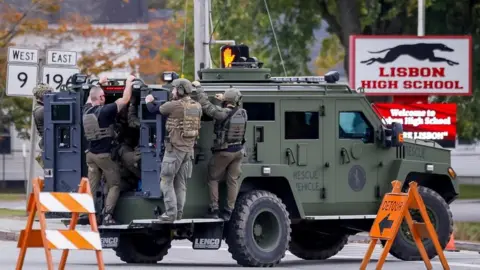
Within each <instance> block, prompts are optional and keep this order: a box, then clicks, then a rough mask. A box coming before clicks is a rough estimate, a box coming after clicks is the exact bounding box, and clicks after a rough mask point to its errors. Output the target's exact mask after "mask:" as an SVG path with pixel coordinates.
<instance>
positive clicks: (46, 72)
mask: <svg viewBox="0 0 480 270" xmlns="http://www.w3.org/2000/svg"><path fill="white" fill-rule="evenodd" d="M78 72H79V70H78V69H77V68H59V67H48V66H45V67H44V68H43V82H44V83H46V84H49V85H51V86H52V87H53V88H55V90H59V89H60V86H62V85H64V84H66V83H67V80H68V78H69V77H70V76H72V75H73V74H75V73H78Z"/></svg>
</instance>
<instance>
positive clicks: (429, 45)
mask: <svg viewBox="0 0 480 270" xmlns="http://www.w3.org/2000/svg"><path fill="white" fill-rule="evenodd" d="M350 49H351V52H350V55H351V59H352V60H353V61H350V72H349V75H350V85H351V87H354V88H358V87H363V88H364V90H365V94H367V95H412V94H413V95H418V94H423V95H441V96H446V95H471V93H472V38H471V37H470V36H441V37H439V36H425V37H417V36H374V35H372V36H352V37H351V38H350Z"/></svg>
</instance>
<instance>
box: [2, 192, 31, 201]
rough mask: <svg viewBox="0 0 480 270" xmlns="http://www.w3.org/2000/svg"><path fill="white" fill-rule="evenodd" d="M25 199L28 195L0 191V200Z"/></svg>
mask: <svg viewBox="0 0 480 270" xmlns="http://www.w3.org/2000/svg"><path fill="white" fill-rule="evenodd" d="M25 199H26V195H25V194H21V193H0V201H21V200H25Z"/></svg>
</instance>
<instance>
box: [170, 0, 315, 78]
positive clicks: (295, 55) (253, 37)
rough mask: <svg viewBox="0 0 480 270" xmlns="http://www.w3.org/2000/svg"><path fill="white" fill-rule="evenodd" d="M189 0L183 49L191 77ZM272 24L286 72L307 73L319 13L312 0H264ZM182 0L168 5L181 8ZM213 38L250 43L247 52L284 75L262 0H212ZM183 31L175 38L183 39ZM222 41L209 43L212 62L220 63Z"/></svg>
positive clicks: (191, 26) (275, 71) (177, 8)
mask: <svg viewBox="0 0 480 270" xmlns="http://www.w3.org/2000/svg"><path fill="white" fill-rule="evenodd" d="M187 2H188V9H187V10H188V14H187V17H188V22H187V42H186V49H185V56H186V58H185V72H184V73H185V76H186V78H189V79H193V72H194V55H193V54H194V52H193V37H194V36H193V3H191V1H187ZM267 4H268V10H269V12H270V15H271V19H272V24H273V27H274V29H275V34H276V37H277V41H278V46H279V47H280V53H281V55H282V58H283V61H284V64H285V69H286V71H287V75H288V76H292V75H304V74H310V71H309V69H308V66H307V64H308V62H309V61H310V51H309V49H308V48H309V47H310V46H311V45H312V43H313V42H314V36H313V30H314V29H316V28H318V26H319V24H320V20H321V17H320V16H319V15H318V12H316V10H315V9H314V7H315V3H314V2H312V1H293V0H279V1H272V0H269V1H267ZM184 5H185V2H184V1H173V0H170V1H169V7H170V8H172V9H174V10H176V11H178V12H182V11H183V10H184V8H185V6H184ZM212 13H213V16H212V23H213V29H210V30H211V31H212V32H213V34H212V38H213V39H217V40H219V39H221V40H227V39H228V40H232V39H233V40H235V41H236V43H237V44H240V43H243V44H246V45H248V46H249V47H250V55H251V56H255V57H257V58H258V59H259V60H260V61H262V62H264V63H265V64H264V66H265V67H269V68H271V69H272V73H273V74H274V75H276V76H279V75H285V74H284V71H283V67H282V64H281V60H280V55H279V51H278V49H277V45H276V42H275V38H274V34H273V31H272V27H271V25H270V20H269V17H268V13H267V9H266V7H265V3H264V1H263V0H255V1H247V0H235V1H233V0H227V1H221V0H212ZM183 34H184V33H183V31H182V33H179V36H178V41H179V42H183ZM220 47H221V45H211V46H210V52H211V57H212V64H213V66H214V67H218V66H219V64H220V63H219V61H220V54H219V52H220Z"/></svg>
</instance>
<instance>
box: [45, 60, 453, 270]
mask: <svg viewBox="0 0 480 270" xmlns="http://www.w3.org/2000/svg"><path fill="white" fill-rule="evenodd" d="M245 59H247V61H246V62H243V63H237V64H233V65H232V67H231V68H221V69H203V70H200V71H199V76H200V78H201V80H200V83H201V85H202V86H203V88H204V89H205V92H206V93H208V95H209V97H210V98H211V100H212V102H214V101H213V100H214V95H215V94H217V93H223V92H224V91H225V90H226V89H228V88H230V87H235V88H237V89H239V90H240V91H241V93H242V95H243V98H242V101H241V106H243V108H245V109H246V110H247V112H248V127H247V137H246V144H245V147H246V151H247V153H248V155H247V156H246V157H245V159H244V164H243V167H242V176H241V178H240V179H239V185H238V186H239V192H238V199H237V203H236V206H235V209H234V212H233V215H232V217H231V219H230V220H229V221H228V222H224V221H223V220H221V219H205V218H202V217H203V216H204V215H205V214H206V211H207V208H208V204H209V194H208V187H207V183H206V171H207V164H208V160H209V158H210V156H211V151H210V148H211V146H212V141H213V139H212V134H213V121H212V119H209V118H208V117H204V119H202V120H203V121H202V128H201V133H200V138H199V140H198V142H197V145H196V148H195V160H194V168H193V173H192V178H191V179H189V181H188V187H187V200H186V205H185V209H184V216H183V219H182V220H177V221H175V222H174V223H173V224H166V223H162V222H160V221H159V220H158V219H157V217H158V215H160V214H161V212H162V211H163V210H164V205H163V201H162V198H161V192H160V190H159V188H160V185H159V177H158V175H159V170H160V167H159V166H160V164H161V158H162V155H161V153H162V152H161V151H162V150H161V148H162V147H161V145H162V143H163V142H162V138H163V133H164V119H163V118H162V117H161V116H159V115H149V113H148V111H147V110H146V109H145V102H144V98H145V96H146V95H147V94H150V93H152V94H153V95H154V96H156V97H157V100H161V99H162V98H163V99H165V98H166V97H167V94H166V93H168V89H165V87H163V86H160V85H149V86H145V85H144V86H141V87H140V86H139V87H137V88H141V89H140V90H139V92H137V94H138V95H139V96H140V97H141V99H140V100H141V102H140V104H139V108H138V114H139V117H140V119H141V122H142V127H141V128H140V131H139V132H140V133H141V134H140V147H142V150H141V151H142V179H141V185H139V187H138V189H136V190H132V191H131V192H125V193H124V194H122V195H121V197H120V199H119V201H118V204H117V207H116V211H115V214H114V219H115V220H116V221H117V222H119V223H121V224H122V225H113V226H100V227H99V229H100V232H101V237H102V245H103V247H104V248H112V249H114V250H115V251H116V254H117V256H118V257H119V258H120V259H121V260H123V261H125V262H127V263H157V262H159V261H161V260H162V259H163V257H164V256H165V255H166V254H167V253H168V249H169V248H170V247H171V242H172V241H173V240H181V239H188V240H190V241H191V242H192V248H194V249H211V250H216V249H219V248H220V247H221V243H222V241H223V240H224V241H225V242H226V243H227V244H228V250H229V252H230V253H231V254H232V257H233V259H234V260H236V261H237V263H238V264H240V265H243V266H255V267H271V266H275V265H277V264H278V263H279V262H280V261H281V259H282V258H283V257H284V256H285V252H286V251H287V250H289V251H290V252H291V253H292V254H294V255H296V256H297V257H299V258H302V259H305V260H325V259H328V258H330V257H332V256H334V255H335V254H337V253H338V252H339V251H340V250H342V248H343V247H344V246H345V244H346V243H347V240H348V237H349V236H350V235H355V234H357V233H359V232H368V231H370V228H371V226H372V223H373V220H374V219H375V215H376V213H377V211H378V208H379V204H380V203H381V201H382V198H383V195H384V194H385V193H388V192H390V191H391V188H392V186H391V182H392V181H393V180H400V181H402V182H403V187H404V189H407V188H408V183H409V182H410V181H416V182H417V183H418V184H419V191H420V193H421V195H422V196H423V200H424V202H425V204H426V207H427V211H428V213H429V215H430V218H431V220H432V223H433V224H434V227H435V228H436V230H437V233H438V237H439V240H440V243H441V245H442V247H445V246H446V244H447V243H448V241H449V238H450V235H451V233H452V229H453V222H452V214H451V211H450V209H449V204H450V203H451V202H452V201H454V200H455V198H456V197H457V196H458V193H459V190H458V181H457V180H456V175H455V172H454V170H453V169H452V168H451V166H450V152H449V150H446V149H443V148H441V147H439V146H436V145H435V144H434V143H430V142H424V141H419V140H417V141H410V140H408V141H407V140H405V142H403V140H402V139H400V138H401V137H402V136H401V132H402V126H401V125H400V124H398V123H393V124H391V125H386V124H385V123H383V122H382V119H381V118H380V117H379V116H378V114H377V113H376V111H375V108H374V106H373V105H372V104H370V103H369V101H368V100H367V99H366V97H365V96H364V95H363V94H362V93H359V92H357V91H355V90H352V89H350V88H349V86H348V85H347V84H345V83H339V82H338V80H339V74H338V73H337V72H329V73H327V74H326V75H325V76H323V77H272V76H271V74H270V69H268V68H263V67H262V64H261V63H258V62H257V61H255V59H254V58H250V57H246V58H245ZM234 62H235V61H234ZM87 88H88V87H85V89H87ZM106 93H107V94H108V93H109V92H106ZM52 95H60V94H59V93H57V94H52ZM72 95H73V94H72ZM84 99H85V97H84V95H82V102H77V103H78V104H84V101H83V100H84ZM52 100H53V97H52ZM63 100H65V98H64V99H63ZM48 102H49V101H47V103H46V104H47V105H46V106H48ZM58 102H60V101H57V103H58ZM57 103H56V104H57ZM77 103H75V104H77ZM52 106H54V105H52ZM75 106H76V105H75ZM52 108H53V107H52ZM52 110H53V109H52ZM75 110H76V109H75ZM46 118H47V117H46ZM46 121H50V120H49V119H46ZM76 121H80V118H76ZM62 123H63V122H62ZM76 124H78V123H76ZM53 129H55V128H53ZM55 147H56V146H55ZM47 148H48V147H47ZM147 162H148V164H150V165H148V164H147ZM52 166H55V165H52ZM52 177H53V176H52ZM58 177H59V176H58ZM54 178H55V177H53V178H52V179H53V180H52V181H53V182H54V183H58V182H60V181H62V180H61V179H58V178H55V179H54ZM46 179H50V178H46ZM57 186H58V188H57ZM47 188H48V185H47ZM51 189H52V190H60V189H61V185H60V184H59V185H56V184H55V185H52V188H51ZM225 191H226V189H225V187H224V186H223V187H222V186H221V195H220V199H221V201H223V203H224V201H225V198H226V194H225ZM220 207H223V205H221V206H220ZM412 216H413V218H414V219H416V220H421V217H420V215H419V214H416V213H414V212H412ZM424 245H425V247H426V249H427V253H428V256H429V257H430V258H432V257H435V256H436V252H435V249H434V247H433V245H432V244H431V243H430V240H428V239H425V240H424ZM390 253H391V254H392V255H393V256H395V257H397V258H400V259H402V260H421V257H420V255H419V253H418V251H417V248H416V246H415V243H414V241H413V238H412V237H411V235H410V232H409V230H408V226H407V224H406V223H405V224H403V225H402V228H401V230H400V231H399V235H398V236H397V238H396V240H395V242H394V244H393V246H392V248H391V251H390Z"/></svg>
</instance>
